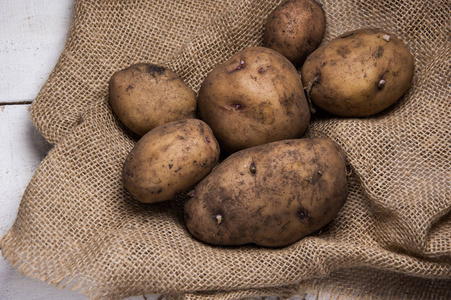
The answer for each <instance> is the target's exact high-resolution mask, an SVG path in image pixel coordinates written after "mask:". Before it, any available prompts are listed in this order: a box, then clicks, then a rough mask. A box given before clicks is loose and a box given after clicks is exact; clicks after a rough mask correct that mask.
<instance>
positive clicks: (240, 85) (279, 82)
mask: <svg viewBox="0 0 451 300" xmlns="http://www.w3.org/2000/svg"><path fill="white" fill-rule="evenodd" d="M198 113H199V117H200V118H201V119H202V120H204V121H205V122H206V123H207V124H208V125H209V126H210V127H211V128H212V130H213V132H214V134H215V136H216V138H217V139H218V142H219V144H220V145H221V147H222V148H223V149H224V150H225V151H226V152H229V153H233V152H235V151H238V150H241V149H245V148H248V147H253V146H257V145H261V144H264V143H268V142H273V141H277V140H283V139H289V138H298V137H301V136H302V135H303V134H304V132H305V131H306V129H307V127H308V123H309V121H310V110H309V106H308V103H307V100H306V97H305V93H304V90H303V86H302V81H301V80H300V78H299V74H298V73H297V70H296V68H295V67H294V66H293V64H292V63H291V62H290V61H288V59H286V58H285V57H284V56H283V55H281V54H280V53H278V52H276V51H274V50H271V49H268V48H263V47H250V48H246V49H244V50H242V51H240V52H238V53H236V54H235V55H233V56H232V57H231V58H230V59H228V60H227V61H226V62H224V63H223V64H220V65H218V66H216V67H215V68H214V69H213V70H212V71H211V72H210V73H209V74H208V75H207V77H206V78H205V80H204V82H203V83H202V85H201V88H200V91H199V95H198Z"/></svg>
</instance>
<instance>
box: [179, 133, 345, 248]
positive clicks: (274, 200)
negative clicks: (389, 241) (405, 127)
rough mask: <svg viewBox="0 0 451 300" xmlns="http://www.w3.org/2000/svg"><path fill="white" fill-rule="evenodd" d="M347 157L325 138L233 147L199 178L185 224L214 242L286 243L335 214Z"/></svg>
mask: <svg viewBox="0 0 451 300" xmlns="http://www.w3.org/2000/svg"><path fill="white" fill-rule="evenodd" d="M346 174H347V172H346V164H345V157H344V155H343V153H342V152H341V150H340V148H339V147H338V145H337V144H336V143H334V142H333V141H332V140H330V139H323V138H321V139H320V138H318V139H290V140H283V141H277V142H272V143H268V144H264V145H260V146H256V147H252V148H247V149H244V150H241V151H238V152H235V153H234V154H232V155H231V156H229V157H228V158H226V159H225V160H224V161H223V162H221V163H220V164H219V165H218V166H217V167H216V168H215V169H213V171H212V172H211V173H210V174H209V175H207V176H206V177H205V178H204V179H203V180H202V181H200V182H199V184H197V185H196V188H195V189H194V193H193V194H192V198H190V199H189V200H188V201H187V202H186V204H185V223H186V226H187V228H188V230H189V231H190V232H191V234H192V235H193V236H194V237H196V238H197V239H199V240H201V241H203V242H205V243H209V244H213V245H229V246H230V245H243V244H256V245H259V246H265V247H284V246H287V245H290V244H292V243H294V242H296V241H298V240H299V239H301V238H302V237H304V236H306V235H308V234H311V233H313V232H315V231H316V230H318V229H320V228H322V227H323V226H325V225H326V224H327V223H329V222H330V221H331V220H332V219H333V218H335V217H336V216H337V214H338V212H339V211H340V209H341V207H342V206H343V205H344V203H345V200H346V198H347V193H348V186H347V178H346Z"/></svg>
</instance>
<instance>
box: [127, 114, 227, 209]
mask: <svg viewBox="0 0 451 300" xmlns="http://www.w3.org/2000/svg"><path fill="white" fill-rule="evenodd" d="M218 160H219V145H218V142H217V141H216V139H215V137H214V136H213V132H212V131H211V129H210V128H209V127H208V125H207V124H205V123H204V122H203V121H201V120H196V119H186V120H180V121H174V122H169V123H166V124H163V125H160V126H158V127H156V128H154V129H152V130H151V131H149V132H148V133H146V134H145V135H144V136H143V137H141V139H140V140H139V141H138V143H137V144H136V145H135V147H134V148H133V149H132V151H131V152H130V154H129V155H128V156H127V159H126V161H125V163H124V168H123V181H124V186H125V188H126V189H127V190H128V191H129V192H130V194H131V195H132V196H133V197H134V198H135V199H137V200H139V201H141V202H145V203H154V202H161V201H165V200H168V199H170V198H172V197H174V196H175V195H176V194H177V193H179V192H183V191H186V190H187V189H189V188H190V187H191V186H192V185H194V184H195V183H196V182H198V181H199V180H201V179H202V178H203V177H205V176H206V175H207V174H208V173H209V172H210V171H211V170H212V169H213V167H214V166H215V165H216V164H217V163H218Z"/></svg>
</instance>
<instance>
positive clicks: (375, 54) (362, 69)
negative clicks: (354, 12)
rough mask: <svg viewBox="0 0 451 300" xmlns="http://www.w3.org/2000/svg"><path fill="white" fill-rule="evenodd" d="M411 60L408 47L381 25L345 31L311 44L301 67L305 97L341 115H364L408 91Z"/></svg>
mask: <svg viewBox="0 0 451 300" xmlns="http://www.w3.org/2000/svg"><path fill="white" fill-rule="evenodd" d="M413 74H414V61H413V57H412V55H411V54H410V52H409V50H408V49H407V47H406V46H405V45H404V44H403V43H402V42H401V41H400V40H399V39H398V38H396V36H394V35H393V34H389V33H387V32H384V31H382V30H380V29H359V30H355V31H351V32H348V33H345V34H343V35H341V36H339V37H338V38H335V39H334V40H332V41H330V42H329V43H327V44H325V45H323V46H322V47H320V48H318V49H317V50H315V51H314V52H313V53H312V54H311V55H310V56H309V57H308V58H307V60H306V61H305V63H304V65H303V67H302V82H303V84H304V86H305V87H306V90H307V94H308V97H310V99H311V101H312V102H313V103H314V104H315V105H316V106H318V107H320V108H322V109H324V110H325V111H328V112H330V113H332V114H335V115H338V116H344V117H366V116H371V115H374V114H376V113H378V112H381V111H382V110H384V109H386V108H388V107H389V106H390V105H392V104H393V103H395V102H396V101H397V100H398V99H399V98H400V97H401V96H402V95H403V94H405V93H406V92H407V90H408V89H409V87H410V85H411V81H412V78H413Z"/></svg>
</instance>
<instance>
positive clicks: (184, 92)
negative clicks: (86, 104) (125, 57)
mask: <svg viewBox="0 0 451 300" xmlns="http://www.w3.org/2000/svg"><path fill="white" fill-rule="evenodd" d="M109 103H110V105H111V108H112V109H113V111H114V113H115V114H116V115H117V117H118V119H119V120H120V121H121V122H122V123H123V124H124V125H125V126H127V127H128V128H129V129H130V130H132V131H133V132H135V133H136V134H138V135H140V136H142V135H144V134H145V133H146V132H148V131H150V130H152V129H153V128H155V127H157V126H160V125H162V124H164V123H168V122H172V121H176V120H182V119H188V118H195V117H196V107H197V99H196V95H195V93H194V91H193V90H192V89H191V88H189V87H188V86H187V85H186V84H185V83H184V82H183V80H182V79H181V78H180V77H179V76H178V75H177V74H175V73H174V72H173V71H171V70H169V69H166V68H164V67H162V66H158V65H154V64H147V63H138V64H134V65H131V66H130V67H128V68H126V69H124V70H120V71H117V72H115V73H114V74H113V76H112V77H111V79H110V82H109Z"/></svg>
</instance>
